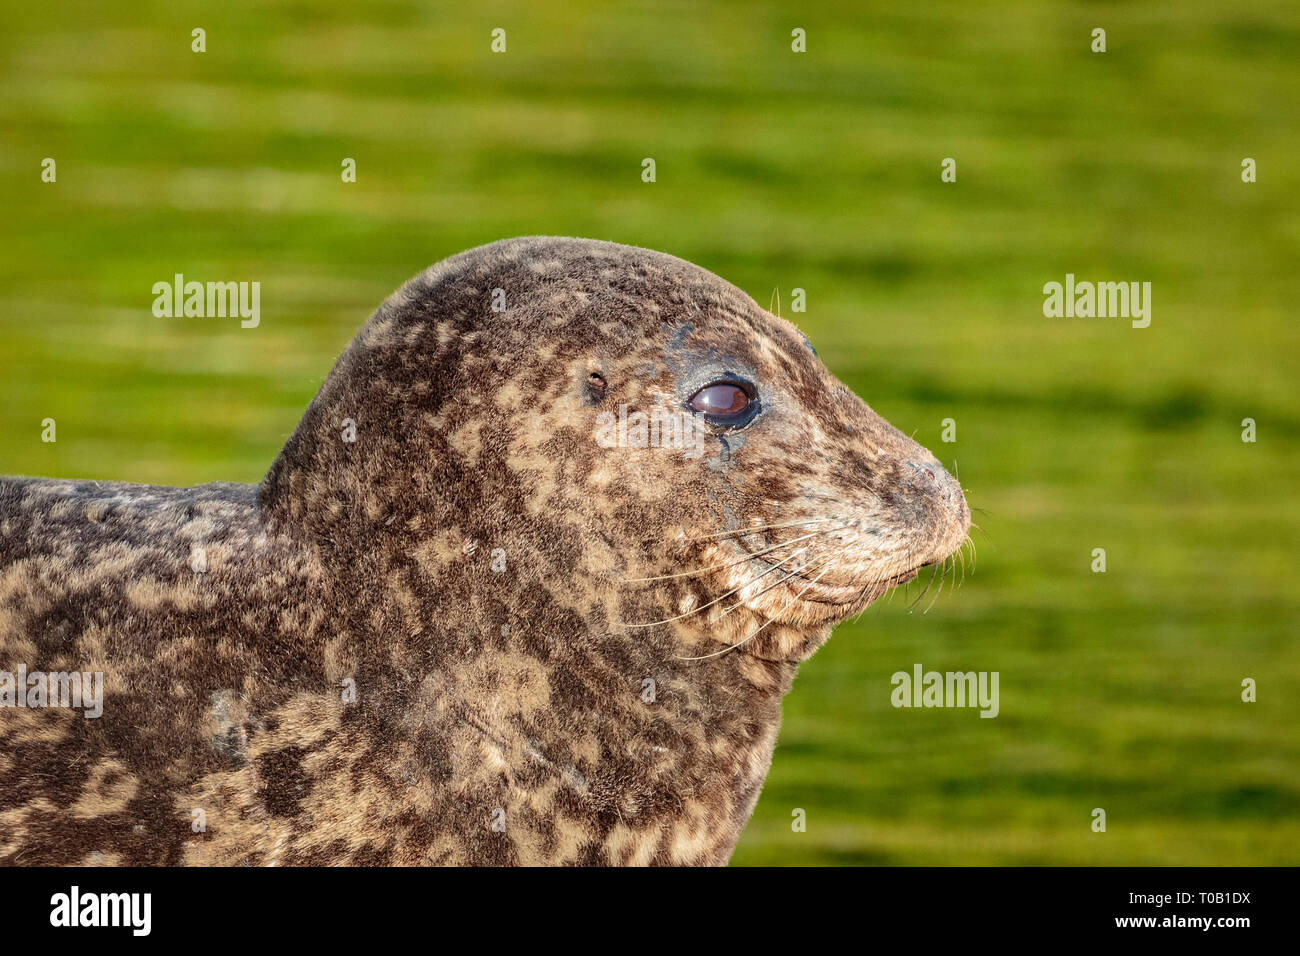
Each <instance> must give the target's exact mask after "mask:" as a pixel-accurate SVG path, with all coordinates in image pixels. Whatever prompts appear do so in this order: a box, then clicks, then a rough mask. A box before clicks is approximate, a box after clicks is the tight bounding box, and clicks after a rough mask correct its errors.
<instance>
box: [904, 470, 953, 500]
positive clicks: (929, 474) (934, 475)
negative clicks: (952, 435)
mask: <svg viewBox="0 0 1300 956" xmlns="http://www.w3.org/2000/svg"><path fill="white" fill-rule="evenodd" d="M907 464H908V465H910V466H911V467H912V468H913V469H914V470H915V471H916V472H917V474H918V476H919V477H920V480H921V482H922V483H923V484H930V485H934V486H935V488H936V489H937V490H938V491H939V492H940V493H941V494H942V495H943V500H944V502H945V503H947V504H951V503H952V501H953V498H954V497H956V496H957V495H960V494H961V488H960V487H959V486H958V485H957V479H955V478H953V476H952V475H950V474H948V469H947V468H945V467H943V465H941V464H939V463H938V462H937V461H933V460H931V461H909V462H908V463H907Z"/></svg>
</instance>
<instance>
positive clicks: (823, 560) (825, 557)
mask: <svg viewBox="0 0 1300 956" xmlns="http://www.w3.org/2000/svg"><path fill="white" fill-rule="evenodd" d="M843 553H844V552H843V551H840V552H837V553H836V554H829V555H818V556H817V558H814V559H813V560H814V561H817V560H818V559H819V558H820V559H821V561H820V564H823V565H825V564H829V563H830V561H831V560H833V559H834V558H836V557H839V555H840V554H843ZM807 570H808V567H807V566H806V565H805V566H804V567H802V568H796V569H795V570H793V571H791V572H790V573H789V574H787V575H786V576H785V577H783V578H782V579H781V580H780V581H776V582H775V583H773V584H769V585H768V586H767V587H765V588H763V590H761V591H759V592H758V593H757V594H755V595H754V597H755V598H759V597H762V596H763V595H764V594H766V593H767V592H768V591H770V590H772V589H773V588H775V587H777V586H778V585H780V584H783V583H785V582H786V581H789V580H790V579H791V578H792V577H794V576H795V575H796V574H800V573H802V572H804V571H807ZM828 570H829V569H828ZM751 583H752V582H751ZM751 600H752V598H751ZM744 603H745V602H744V601H737V602H736V603H735V604H733V605H731V607H729V608H725V609H724V610H723V612H722V615H721V616H722V617H726V616H727V615H728V614H730V613H731V612H732V611H734V610H736V608H738V607H742V606H743V605H744Z"/></svg>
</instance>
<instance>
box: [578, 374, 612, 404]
mask: <svg viewBox="0 0 1300 956" xmlns="http://www.w3.org/2000/svg"><path fill="white" fill-rule="evenodd" d="M584 388H585V389H586V399H587V404H588V405H599V404H600V403H601V402H602V401H603V400H604V398H605V391H606V390H607V389H608V388H609V383H608V382H606V381H605V376H604V375H602V374H601V373H600V372H597V371H595V370H594V369H593V370H592V371H590V372H588V373H587V382H586V385H585V386H584Z"/></svg>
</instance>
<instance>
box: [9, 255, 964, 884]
mask: <svg viewBox="0 0 1300 956" xmlns="http://www.w3.org/2000/svg"><path fill="white" fill-rule="evenodd" d="M723 380H725V381H731V380H739V381H743V382H746V383H749V384H750V386H752V389H753V392H754V400H755V401H756V402H758V403H760V405H761V411H759V412H758V414H757V415H756V416H755V417H754V418H753V419H752V421H749V422H747V423H746V424H745V425H744V426H743V427H733V426H725V425H707V426H706V432H705V444H704V449H703V454H702V455H698V456H691V455H689V454H686V453H684V452H683V451H682V450H679V449H674V448H664V447H604V445H605V444H608V443H601V442H598V441H596V440H595V438H594V432H595V428H596V420H597V416H598V415H599V414H600V413H601V412H610V413H612V414H617V413H618V411H619V409H620V406H623V412H624V413H625V414H626V413H628V412H629V411H633V412H634V411H637V410H640V411H643V412H644V411H649V410H652V409H654V408H655V407H656V406H657V407H658V408H659V409H661V410H662V409H669V410H674V411H679V410H681V409H682V408H683V407H684V405H685V404H686V403H687V402H689V401H690V398H691V395H692V394H693V393H694V392H695V391H697V390H698V389H699V388H701V387H703V386H705V385H708V384H710V383H712V382H716V381H723ZM756 407H757V406H756ZM697 421H702V419H697ZM626 444H628V445H635V444H636V443H635V442H628V443H626ZM968 525H969V513H968V511H967V509H966V505H965V501H964V499H963V497H962V494H961V490H960V488H959V487H958V486H957V485H956V483H955V482H954V481H953V480H952V479H951V478H950V477H949V476H948V474H947V473H946V472H945V471H944V470H943V469H942V468H941V467H940V466H939V465H938V463H937V462H935V461H934V459H933V456H931V455H930V454H929V453H928V452H926V451H925V450H924V449H923V448H921V447H920V446H918V445H917V444H916V443H914V442H913V441H911V440H910V439H908V438H907V437H905V436H904V435H902V434H901V433H899V432H898V431H897V430H896V429H894V428H893V427H892V426H890V425H889V424H888V423H886V422H885V421H883V420H882V419H880V418H879V417H878V416H877V415H875V414H874V413H873V412H872V411H871V410H870V409H869V408H868V407H867V406H866V405H865V404H863V403H862V401H861V400H859V399H858V398H857V397H856V396H854V395H853V394H852V393H851V392H850V391H849V390H848V389H847V388H845V387H844V386H843V385H842V384H840V383H839V382H838V381H837V380H836V379H835V378H834V377H833V376H831V374H830V373H829V372H828V371H827V370H826V368H825V367H824V366H823V365H822V363H821V362H820V361H819V360H818V359H817V357H816V355H815V353H814V352H813V351H812V349H811V346H810V345H809V344H808V343H807V341H806V340H805V339H804V338H803V337H802V336H801V335H800V333H799V332H798V331H797V330H796V329H795V328H794V326H792V325H791V324H789V323H788V322H785V321H783V320H781V319H778V318H776V317H774V316H772V315H770V314H769V313H767V312H766V311H764V310H763V309H761V308H759V307H758V306H757V305H755V304H754V302H753V301H752V300H751V299H750V298H749V297H748V296H746V295H745V294H744V293H742V292H741V291H740V290H738V289H736V288H735V287H733V286H731V285H729V284H728V283H726V282H724V281H722V280H720V279H718V278H717V277H716V276H714V275H712V274H710V273H708V272H706V271H704V270H702V269H700V268H698V267H696V266H693V265H691V264H690V263H687V262H684V261H682V260H680V259H676V258H673V257H671V256H667V255H662V254H659V253H655V252H650V251H647V250H644V249H636V248H631V247H627V246H620V245H614V244H611V243H604V242H594V241H588V240H576V239H559V238H527V239H514V240H508V241H505V242H500V243H495V244H493V245H489V246H485V247H482V248H479V249H474V250H471V251H469V252H466V253H463V254H461V255H458V256H455V257H453V258H451V259H448V260H446V261H444V262H442V263H440V264H438V265H436V266H434V267H432V268H430V269H429V270H427V271H426V272H424V273H423V274H421V275H419V276H417V277H416V278H415V279H413V280H411V281H410V282H409V283H407V284H406V285H405V286H404V287H403V288H402V289H401V290H399V291H398V292H397V293H395V294H394V295H393V296H392V297H391V298H390V299H389V300H388V301H387V302H385V303H384V304H383V305H382V306H381V307H380V309H379V310H378V311H377V312H376V313H375V315H374V316H373V317H372V318H371V319H370V321H369V322H368V323H367V324H366V325H365V327H364V328H363V329H362V330H361V331H360V333H359V334H358V335H357V337H356V338H355V340H354V341H353V342H352V343H351V344H350V345H349V346H348V348H347V349H346V350H345V351H344V353H343V354H342V356H341V357H340V358H339V360H338V362H337V364H336V365H335V367H334V370H333V371H332V372H331V374H330V375H329V377H328V378H327V379H326V381H325V383H324V385H323V386H322V388H321V390H320V392H319V394H318V395H317V396H316V397H315V399H314V400H313V401H312V403H311V405H310V406H309V408H308V409H307V412H306V414H305V415H304V416H303V419H302V421H301V423H300V424H299V426H298V428H297V430H296V431H295V432H294V434H293V436H292V437H291V438H290V439H289V441H288V443H287V444H286V445H285V447H284V449H283V450H282V452H281V453H280V455H279V457H278V459H277V460H276V461H275V463H274V464H273V466H272V467H271V469H270V471H269V473H268V474H267V476H266V478H265V480H264V481H263V482H262V483H261V485H260V486H252V485H236V484H211V485H203V486H200V487H196V488H188V489H179V488H159V487H148V486H141V485H130V484H119V483H104V482H91V481H63V480H41V479H26V478H19V479H5V480H3V481H0V670H8V671H10V672H14V671H15V670H16V668H17V667H18V666H19V665H20V664H21V665H24V666H25V667H26V669H27V670H28V671H29V672H30V671H37V670H39V671H44V672H60V671H67V672H70V671H79V672H102V673H103V675H104V701H103V714H102V716H100V717H98V718H95V719H87V718H86V717H85V716H83V714H82V712H80V711H77V710H74V709H68V708H51V707H46V708H14V707H6V708H2V709H0V861H4V862H8V863H19V864H57V863H95V862H102V863H123V864H128V863H131V864H167V865H175V864H245V863H246V864H255V865H269V864H279V865H290V864H423V863H434V864H512V863H515V864H557V863H586V864H647V863H655V864H701V863H702V864H717V863H725V862H726V860H727V859H728V857H729V855H730V853H731V851H732V848H733V847H734V846H735V843H736V841H737V839H738V838H739V835H740V832H741V830H742V828H743V827H744V825H745V823H746V821H747V820H748V818H749V815H750V812H751V811H752V809H753V806H754V802H755V800H756V799H757V797H758V793H759V789H760V787H761V786H762V783H763V778H764V776H765V775H766V772H767V769H768V766H769V763H770V761H771V755H772V750H773V746H774V744H775V740H776V735H777V729H778V725H779V722H780V705H781V698H782V696H783V695H784V694H785V693H786V692H787V691H788V690H789V689H790V685H791V681H792V679H793V677H794V673H795V668H796V667H797V665H798V663H799V661H800V660H802V659H804V658H805V657H807V656H808V655H809V654H811V653H812V652H813V651H814V650H815V649H816V648H817V647H818V646H819V645H820V644H821V643H822V642H823V641H824V640H825V639H826V637H827V636H828V634H829V632H830V629H831V627H832V626H833V625H834V624H835V623H836V622H838V621H840V620H842V619H843V618H844V617H846V616H847V615H849V614H852V613H856V612H857V611H859V610H861V609H862V608H863V607H865V606H866V605H867V604H868V603H870V602H871V601H872V600H874V599H875V598H876V597H878V596H879V595H880V594H881V593H883V592H884V591H885V590H887V589H888V588H889V587H890V586H892V585H894V584H896V583H898V582H900V581H903V580H907V579H909V578H910V577H911V576H913V575H914V574H915V572H916V569H917V568H918V567H920V566H922V565H926V564H933V563H935V562H938V561H942V560H943V559H944V558H945V557H947V556H948V555H949V554H951V553H952V552H953V551H954V549H956V548H957V547H958V546H959V545H960V544H961V543H962V542H963V541H964V539H965V536H966V532H967V527H968ZM751 528H753V529H756V530H753V531H749V530H748V529H751ZM656 622H662V623H656ZM638 625H640V626H638ZM646 625H649V626H646ZM733 645H739V646H733Z"/></svg>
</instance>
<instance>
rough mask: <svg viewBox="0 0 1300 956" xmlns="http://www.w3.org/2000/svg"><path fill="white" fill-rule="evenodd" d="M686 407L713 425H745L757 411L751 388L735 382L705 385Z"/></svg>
mask: <svg viewBox="0 0 1300 956" xmlns="http://www.w3.org/2000/svg"><path fill="white" fill-rule="evenodd" d="M686 405H687V407H688V408H690V409H691V411H693V412H699V413H700V414H702V415H704V416H705V418H706V419H707V420H708V421H710V422H712V423H713V424H715V425H731V426H740V425H747V424H748V423H749V421H750V420H751V419H752V418H753V417H754V416H755V415H756V414H758V410H759V405H758V398H757V396H755V395H754V392H753V388H752V387H750V386H748V385H747V384H740V383H737V382H714V383H713V384H712V385H705V386H704V387H703V388H702V389H700V390H699V391H698V392H696V393H695V394H694V395H692V396H691V399H690V401H688V402H687V403H686Z"/></svg>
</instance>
